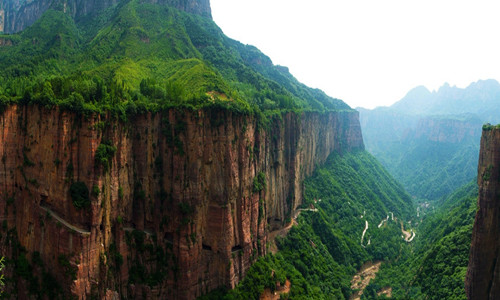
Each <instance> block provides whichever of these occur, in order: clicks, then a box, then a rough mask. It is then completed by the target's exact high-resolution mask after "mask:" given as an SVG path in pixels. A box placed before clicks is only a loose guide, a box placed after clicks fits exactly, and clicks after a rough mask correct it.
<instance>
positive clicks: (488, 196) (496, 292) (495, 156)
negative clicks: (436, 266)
mask: <svg viewBox="0 0 500 300" xmlns="http://www.w3.org/2000/svg"><path fill="white" fill-rule="evenodd" d="M478 185H479V198H478V211H477V214H476V219H475V222H474V229H473V232H472V245H471V251H470V258H469V267H468V269H467V276H466V279H465V290H466V293H467V297H468V299H500V130H499V129H494V128H493V129H488V130H483V136H482V139H481V151H480V154H479V167H478Z"/></svg>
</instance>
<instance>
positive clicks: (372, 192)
mask: <svg viewBox="0 0 500 300" xmlns="http://www.w3.org/2000/svg"><path fill="white" fill-rule="evenodd" d="M304 197H305V204H304V208H309V209H308V210H305V211H302V213H301V214H300V216H299V218H298V225H297V226H294V227H292V229H291V230H290V232H289V234H288V235H287V237H286V238H284V239H280V240H278V246H279V249H280V251H279V252H278V253H277V254H276V255H272V254H269V255H267V256H265V257H263V258H261V259H259V260H258V261H257V263H256V264H255V265H253V266H252V268H251V269H250V271H249V272H248V275H247V276H246V277H245V279H244V280H243V281H242V282H241V283H240V285H239V286H238V287H237V288H236V289H235V290H233V291H230V292H229V293H226V292H224V291H218V292H214V293H212V294H210V295H209V296H207V297H205V299H221V298H224V299H259V295H260V294H261V293H262V292H263V291H264V289H265V288H272V289H274V286H275V283H276V282H277V281H280V282H281V283H284V282H285V280H286V279H289V280H290V282H291V290H290V293H289V295H288V296H289V299H348V298H349V296H350V294H351V292H352V291H351V289H350V280H351V278H352V275H354V273H355V272H356V270H357V269H358V268H359V267H360V266H361V265H362V264H363V263H364V262H366V261H376V260H384V261H394V260H398V257H400V256H401V255H402V253H405V252H407V251H409V249H410V246H409V244H408V243H406V242H405V241H404V240H403V239H402V238H401V225H400V223H399V222H394V221H388V222H387V223H385V225H384V226H381V227H378V224H379V223H381V220H383V219H386V217H387V216H388V215H389V214H390V212H393V213H394V216H395V217H397V218H399V219H400V220H405V221H406V220H409V218H411V216H413V215H414V208H413V206H412V203H411V199H410V197H409V196H408V195H407V194H406V193H405V192H404V190H403V189H402V188H401V186H400V185H399V184H398V183H397V182H395V181H394V179H392V178H391V177H390V175H389V174H388V173H387V172H386V171H385V170H384V169H383V167H382V166H381V165H380V164H379V163H378V162H377V161H376V160H375V159H374V158H373V156H371V155H370V154H368V153H367V152H365V151H359V152H355V153H346V154H343V155H340V154H337V153H334V154H332V155H331V156H330V157H329V158H328V160H327V162H326V163H325V165H323V166H322V167H319V168H318V169H317V170H316V171H315V172H314V174H313V175H312V176H311V177H310V178H308V179H307V180H306V182H305V193H304ZM311 205H313V206H314V207H315V208H316V209H317V211H314V210H311V209H310V207H311ZM361 216H363V218H361ZM365 221H368V223H369V228H368V230H367V231H366V234H365V237H364V240H363V246H362V245H361V235H362V232H363V230H364V228H365ZM368 241H370V242H368ZM273 271H274V275H273V276H271V274H272V272H273Z"/></svg>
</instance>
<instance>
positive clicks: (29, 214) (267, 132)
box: [0, 105, 364, 299]
mask: <svg viewBox="0 0 500 300" xmlns="http://www.w3.org/2000/svg"><path fill="white" fill-rule="evenodd" d="M363 148H364V146H363V141H362V136H361V130H360V126H359V120H358V114H357V112H354V111H348V112H330V113H299V114H297V113H283V114H282V115H281V118H279V117H276V118H274V119H272V121H271V123H270V124H269V126H268V128H267V129H264V128H261V125H259V123H258V122H257V120H256V119H255V117H252V116H245V115H235V114H234V113H231V112H230V111H224V110H222V111H216V110H212V111H210V110H200V111H182V110H178V109H171V110H169V111H165V112H161V113H145V114H142V115H139V116H136V117H135V118H134V119H133V120H130V121H128V122H125V123H124V122H120V121H117V120H115V119H113V118H112V116H110V115H101V116H99V115H94V116H92V117H90V118H88V119H87V118H84V117H82V116H78V115H76V114H73V113H68V112H64V111H61V110H60V109H58V108H53V109H47V108H43V107H41V106H37V105H27V106H16V105H11V106H9V107H7V109H6V110H5V112H4V113H3V114H1V115H0V156H1V157H2V159H1V162H0V199H1V201H0V221H2V224H3V227H4V231H3V232H5V234H3V235H2V237H1V240H0V251H1V253H3V255H5V256H7V257H9V258H11V259H12V261H14V262H15V265H16V272H14V273H15V274H13V273H9V268H8V269H7V273H6V275H7V276H8V277H9V278H12V276H17V277H15V278H17V279H16V280H15V281H16V288H15V289H13V286H11V287H10V288H7V292H8V293H15V292H17V293H19V294H17V296H18V297H20V298H24V297H28V295H27V294H24V293H27V292H28V291H29V290H30V289H29V288H28V287H29V286H31V284H32V283H33V282H40V281H42V282H43V283H44V286H46V287H47V286H49V287H50V286H51V285H48V284H47V282H52V283H53V284H54V286H56V287H57V285H59V289H55V291H57V290H60V291H63V293H64V294H65V295H66V296H68V297H69V296H70V295H75V296H78V297H79V298H82V297H97V298H100V299H112V298H113V297H119V296H121V297H122V298H129V299H130V298H132V299H146V298H147V299H194V298H195V297H197V296H200V295H202V294H205V293H207V292H208V291H210V290H212V289H215V288H217V287H220V286H227V287H234V286H235V285H236V284H237V283H238V282H239V281H240V280H241V279H242V278H243V276H244V275H245V273H246V271H247V270H248V268H249V267H250V266H251V264H252V263H253V262H254V261H255V260H256V259H257V258H258V256H260V255H264V254H266V253H267V252H268V235H269V233H270V230H271V226H270V225H271V223H272V224H273V226H274V225H276V224H282V225H283V224H284V223H285V221H286V219H287V218H288V217H290V216H293V213H294V211H295V209H296V208H297V207H298V206H299V205H300V204H301V203H302V194H303V184H302V182H303V180H304V178H305V177H306V176H308V175H311V174H312V172H313V170H314V168H315V166H316V165H317V164H321V163H323V162H324V161H325V160H326V159H327V157H328V156H329V154H330V153H332V152H333V151H338V152H345V151H351V150H355V149H363ZM19 265H27V267H26V268H27V269H28V270H31V271H30V272H27V273H23V272H19V270H18V266H19ZM10 270H11V271H12V269H10ZM48 274H50V275H48ZM47 278H49V279H52V281H50V280H49V279H47ZM47 280H49V281H47ZM31 291H32V289H31ZM40 293H42V295H43V293H45V292H44V290H42V291H40ZM47 293H48V292H47ZM54 293H55V292H54ZM48 295H50V294H48Z"/></svg>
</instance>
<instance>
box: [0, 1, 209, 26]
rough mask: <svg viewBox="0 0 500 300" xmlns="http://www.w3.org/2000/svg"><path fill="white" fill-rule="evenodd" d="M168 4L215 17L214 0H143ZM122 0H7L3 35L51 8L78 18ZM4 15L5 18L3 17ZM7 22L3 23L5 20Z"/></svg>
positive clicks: (2, 9)
mask: <svg viewBox="0 0 500 300" xmlns="http://www.w3.org/2000/svg"><path fill="white" fill-rule="evenodd" d="M141 1H143V2H151V3H159V4H166V5H171V6H173V7H176V8H177V9H180V10H183V11H186V12H188V13H193V14H198V15H201V16H204V17H207V18H212V12H211V8H210V0H141ZM118 2H120V0H32V1H19V0H3V2H1V3H0V32H5V33H15V32H19V31H21V30H23V29H24V28H26V27H28V26H30V25H32V24H33V23H35V21H36V20H38V19H39V18H40V17H41V16H42V14H43V13H44V12H45V11H46V10H47V9H49V8H53V9H60V10H64V12H66V13H69V14H71V16H72V17H73V18H75V19H79V18H81V17H84V16H87V15H93V14H97V13H99V12H102V11H103V10H104V9H106V8H108V7H111V6H113V5H115V4H117V3H118ZM2 13H3V15H4V17H3V18H2ZM2 20H3V21H2Z"/></svg>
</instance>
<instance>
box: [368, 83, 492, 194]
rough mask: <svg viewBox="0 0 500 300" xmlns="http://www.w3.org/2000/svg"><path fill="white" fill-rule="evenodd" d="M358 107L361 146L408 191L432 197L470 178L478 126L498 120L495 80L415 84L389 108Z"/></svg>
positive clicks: (479, 133)
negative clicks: (434, 86)
mask: <svg viewBox="0 0 500 300" xmlns="http://www.w3.org/2000/svg"><path fill="white" fill-rule="evenodd" d="M358 110H359V112H360V122H361V128H362V131H363V136H364V139H365V145H366V149H367V150H368V151H369V152H371V153H372V154H373V155H375V157H377V158H378V159H379V160H380V161H381V162H382V163H383V164H384V166H385V167H387V169H388V170H389V172H391V174H392V175H393V176H394V177H395V178H396V179H398V180H399V181H400V182H401V183H402V184H403V185H404V186H405V188H406V189H407V190H408V192H410V194H412V195H413V196H415V197H417V198H425V199H431V200H434V199H437V198H440V197H442V196H444V195H446V194H448V193H450V192H451V191H453V190H455V189H456V188H458V187H459V186H462V185H463V184H465V183H467V182H468V181H470V180H471V179H472V178H474V176H475V174H476V167H477V160H478V153H479V140H480V137H481V126H482V124H484V123H487V122H489V123H498V122H500V84H499V83H498V82H497V81H496V80H493V79H490V80H480V81H478V82H475V83H472V84H470V85H469V86H468V87H467V88H465V89H462V88H457V87H454V86H453V87H452V86H450V85H449V84H444V85H443V86H442V87H441V88H439V89H438V90H437V91H433V92H430V91H429V90H428V89H427V88H425V87H423V86H419V87H416V88H414V89H412V90H410V91H409V92H408V94H407V95H406V96H405V97H404V98H403V99H401V100H400V101H398V102H396V103H395V104H393V105H392V106H390V107H379V108H376V109H373V110H368V109H363V108H359V109H358Z"/></svg>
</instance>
